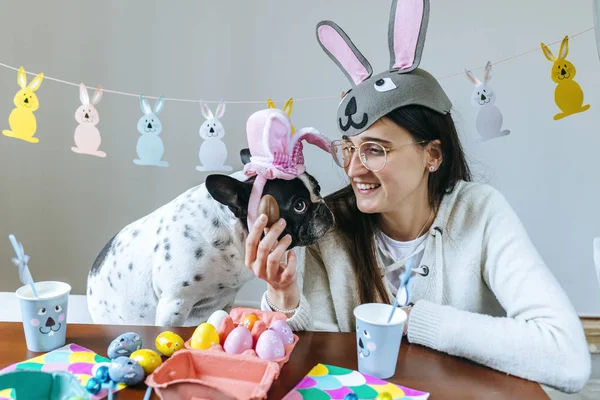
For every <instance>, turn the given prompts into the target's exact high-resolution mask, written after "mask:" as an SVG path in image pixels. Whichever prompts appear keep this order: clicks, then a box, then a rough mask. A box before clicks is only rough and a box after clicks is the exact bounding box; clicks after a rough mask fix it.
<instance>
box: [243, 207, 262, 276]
mask: <svg viewBox="0 0 600 400" xmlns="http://www.w3.org/2000/svg"><path fill="white" fill-rule="evenodd" d="M266 225H267V216H266V215H264V214H262V215H261V216H260V217H258V219H257V220H256V222H255V223H254V225H253V226H252V227H251V228H250V230H249V231H248V237H247V238H246V257H245V261H246V266H247V267H248V268H252V263H253V262H254V261H255V260H256V252H257V249H258V244H259V243H260V238H261V237H262V233H263V230H264V229H265V227H266Z"/></svg>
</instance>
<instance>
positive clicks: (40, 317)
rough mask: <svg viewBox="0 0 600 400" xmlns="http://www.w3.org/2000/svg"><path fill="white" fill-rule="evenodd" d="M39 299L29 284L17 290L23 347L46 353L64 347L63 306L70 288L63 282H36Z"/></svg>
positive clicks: (65, 318)
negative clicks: (22, 331)
mask: <svg viewBox="0 0 600 400" xmlns="http://www.w3.org/2000/svg"><path fill="white" fill-rule="evenodd" d="M35 289H36V291H37V294H38V296H39V298H36V297H35V296H34V294H33V290H32V288H31V285H25V286H22V287H20V288H19V289H17V292H16V293H17V297H18V298H19V302H20V306H21V318H22V319H23V330H24V331H25V341H26V343H27V348H28V349H29V350H30V351H33V352H48V351H52V350H55V349H57V348H59V347H62V346H64V345H65V341H66V336H67V306H68V303H69V293H70V292H71V286H70V285H69V284H68V283H64V282H55V281H47V282H36V283H35Z"/></svg>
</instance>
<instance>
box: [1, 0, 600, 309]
mask: <svg viewBox="0 0 600 400" xmlns="http://www.w3.org/2000/svg"><path fill="white" fill-rule="evenodd" d="M431 3H432V11H431V17H430V25H429V30H428V38H427V43H426V46H425V52H424V56H423V60H422V64H421V66H422V67H423V68H425V69H427V70H428V71H430V72H431V73H432V74H434V75H435V76H436V77H443V76H447V75H450V74H453V73H459V74H458V75H457V76H453V77H448V78H444V79H441V81H440V82H441V83H442V85H443V86H444V88H445V89H446V90H447V92H448V94H449V96H450V97H451V99H452V101H453V103H454V106H455V117H456V121H457V123H458V127H459V130H460V133H461V137H462V139H463V141H464V145H465V149H466V151H467V154H468V157H469V160H470V161H471V162H472V166H473V168H474V170H475V172H476V177H477V179H478V180H483V181H487V182H490V183H492V184H493V185H494V186H496V187H497V188H499V189H500V190H501V191H502V192H503V193H504V194H505V195H506V196H507V198H508V200H509V201H510V203H511V204H512V205H513V207H514V208H515V210H516V211H517V213H518V214H519V216H520V217H521V218H522V220H523V223H524V224H525V227H526V228H527V230H528V232H529V233H530V235H531V238H532V240H533V242H534V244H535V245H536V246H537V247H538V249H539V251H540V253H541V254H542V255H543V257H544V259H545V260H546V261H547V263H548V265H549V267H550V268H551V270H552V271H553V272H554V273H555V275H556V276H557V278H558V279H559V280H560V282H561V283H562V285H563V286H564V288H565V289H566V290H567V292H568V294H569V296H570V298H571V300H572V301H573V303H574V305H575V307H576V309H577V311H578V312H579V313H580V314H581V315H600V294H599V293H600V292H599V290H598V289H599V288H598V282H597V279H596V277H595V274H594V266H593V260H592V238H593V237H594V236H597V235H600V231H599V229H600V228H599V227H600V224H599V222H600V216H599V214H598V213H597V211H596V210H597V198H598V195H599V194H600V192H599V190H598V188H597V185H596V179H595V178H596V176H595V172H596V169H597V168H596V162H595V159H596V158H597V156H596V154H597V150H596V149H597V146H598V145H599V144H600V139H599V136H598V129H597V126H598V122H599V119H598V113H597V111H595V110H596V108H597V107H600V92H599V91H598V88H599V87H600V86H599V84H600V78H599V76H600V74H598V72H599V71H600V65H599V61H598V56H597V53H596V48H595V41H594V40H595V39H594V33H593V32H592V31H590V32H588V33H586V34H583V35H581V36H578V37H576V38H572V39H571V43H570V52H569V57H568V58H569V59H570V60H571V61H573V62H574V64H575V65H576V67H577V68H578V73H577V78H576V80H577V81H578V82H579V83H580V84H581V86H582V87H583V89H584V93H585V98H586V101H587V102H588V103H590V104H591V105H592V108H591V109H590V110H589V111H588V112H585V113H583V114H580V115H577V116H572V117H569V118H566V119H564V120H562V121H553V119H552V116H553V115H554V113H555V112H556V106H555V104H554V100H553V99H554V84H553V82H552V81H551V80H550V76H549V73H550V67H551V64H550V63H549V62H548V61H547V60H546V59H545V58H544V57H543V55H542V53H541V51H538V50H537V49H539V43H540V42H541V41H544V42H546V43H548V42H553V41H555V40H560V39H562V37H563V36H564V35H565V34H567V33H568V34H573V33H576V32H579V31H582V30H584V29H586V28H589V27H591V26H592V25H593V22H592V12H591V11H592V9H591V7H592V6H591V2H590V1H577V2H572V3H570V4H569V10H568V11H569V12H565V11H564V7H563V6H562V5H563V2H562V1H559V0H545V1H543V0H530V1H527V2H525V3H524V2H522V1H517V0H506V1H503V2H501V3H500V2H495V3H490V4H487V5H486V6H485V8H484V6H483V5H482V3H481V2H480V1H476V0H455V1H452V2H449V1H442V0H431ZM60 4H61V5H63V6H62V7H60V8H58V7H56V3H50V2H42V1H37V2H35V7H33V6H32V4H31V3H24V2H8V1H5V2H3V3H2V9H3V12H2V13H1V15H0V48H1V49H3V51H2V53H1V54H2V56H1V57H0V61H1V62H3V63H6V64H9V65H13V66H17V67H18V66H20V65H24V66H25V68H26V69H27V70H29V71H33V72H40V71H42V72H44V73H45V74H46V75H48V76H51V77H55V78H61V79H65V80H68V81H73V82H77V83H79V82H81V81H83V82H85V83H86V84H87V85H89V86H95V85H98V84H101V85H103V86H104V87H105V88H107V89H115V90H120V91H125V92H134V93H139V92H143V93H144V94H147V95H151V96H157V95H160V94H164V95H165V96H166V97H177V98H186V99H200V98H203V99H209V100H219V99H220V98H224V99H226V100H230V101H235V100H259V101H261V102H260V103H258V104H228V106H227V112H226V114H225V117H224V120H223V123H224V125H225V128H226V136H225V142H226V144H227V145H228V149H229V158H228V163H229V164H232V165H234V166H235V167H237V168H239V167H240V166H241V164H240V162H239V157H238V152H239V149H240V148H241V147H243V144H244V142H245V132H244V126H245V121H246V119H247V117H248V116H249V115H250V114H251V113H252V112H254V111H255V110H258V109H260V108H264V107H265V104H266V99H267V98H268V97H272V98H274V99H281V100H284V99H287V98H288V97H294V98H303V97H313V96H329V95H334V96H337V94H339V93H340V92H341V91H342V90H346V89H347V86H348V85H347V81H346V79H345V78H344V77H343V75H342V74H341V72H340V71H339V70H338V69H337V67H336V66H335V65H334V64H333V63H332V62H331V61H330V60H329V59H328V58H327V57H326V56H325V55H324V53H323V52H322V50H321V49H320V47H319V46H318V44H317V41H316V39H315V33H314V32H315V25H316V24H317V23H318V22H319V21H320V20H322V19H332V20H334V21H336V22H337V23H339V24H340V25H341V26H342V28H343V29H344V30H345V31H346V32H347V33H348V34H349V36H350V37H351V38H352V39H353V41H354V42H355V44H356V45H357V46H358V48H359V49H360V50H361V51H362V52H363V53H364V54H365V55H366V57H367V58H368V59H369V61H370V62H371V64H372V65H373V66H374V68H375V70H382V69H384V68H387V66H388V48H387V20H388V13H389V4H390V2H389V1H382V0H377V1H370V2H366V1H358V0H335V1H334V0H329V1H318V2H317V1H313V2H281V1H275V0H260V1H252V2H245V1H239V0H238V1H233V0H230V1H220V2H215V1H177V2H167V1H161V2H158V1H154V2H152V1H142V0H129V1H127V2H121V1H114V0H110V1H103V2H91V1H86V2H75V1H63V2H61V3H60ZM367 4H369V6H368V7H367ZM486 11H487V13H486ZM551 49H552V51H554V53H555V54H557V52H558V45H552V46H551ZM528 50H534V51H533V52H531V53H528V54H526V55H523V56H522V57H520V58H517V59H514V60H511V61H507V62H505V63H501V64H497V65H495V66H494V69H493V73H494V76H493V80H492V85H493V87H494V88H495V89H496V91H497V94H498V102H497V105H498V106H499V108H500V109H501V110H502V112H503V114H504V117H505V120H504V121H505V126H506V127H507V128H509V129H511V131H512V135H511V136H509V137H506V138H502V139H497V140H493V141H491V142H487V143H478V142H477V140H476V139H477V132H476V131H475V128H474V119H475V112H476V110H475V109H473V108H472V107H471V105H470V101H469V99H470V94H471V89H472V87H471V84H470V82H469V81H468V80H467V79H466V77H465V76H464V74H460V73H461V72H462V71H463V69H464V68H465V67H469V68H473V67H479V66H483V65H484V64H485V62H486V61H487V60H488V59H490V60H492V62H494V61H498V60H501V59H504V58H507V57H511V56H513V55H516V54H519V53H522V52H526V51H528ZM476 74H477V75H478V76H481V75H482V72H481V70H478V71H476ZM32 78H33V77H32V76H29V79H32ZM17 89H18V86H17V83H16V72H14V71H11V70H8V69H4V68H0V111H1V114H0V123H1V124H2V129H5V128H6V127H7V126H8V123H7V122H8V121H7V119H8V115H9V113H10V110H11V108H12V98H13V96H14V93H15V92H16V90H17ZM37 93H38V96H39V97H40V103H41V106H40V109H39V110H38V111H37V112H36V117H37V120H38V123H39V127H38V133H37V136H38V137H39V138H40V143H38V144H35V145H33V144H28V143H24V142H21V141H17V140H10V139H8V138H6V137H4V136H0V170H1V171H2V173H1V175H0V176H1V178H0V184H1V185H2V188H3V196H2V200H0V205H1V207H0V227H1V229H0V235H1V237H4V238H5V239H2V240H0V256H1V260H2V261H0V272H1V276H2V280H1V281H0V290H5V291H13V290H15V289H16V288H17V287H18V286H19V282H18V279H17V274H16V268H15V267H14V266H13V265H12V264H11V262H10V258H11V257H12V256H13V252H12V249H11V248H10V245H9V242H8V239H7V236H8V233H10V232H12V233H15V234H16V235H17V237H18V238H19V239H20V240H22V241H23V243H24V245H25V248H26V252H27V253H28V254H29V255H30V256H31V257H32V258H31V263H30V264H31V268H32V273H33V275H34V277H35V278H36V279H37V280H46V279H61V280H65V281H68V282H70V283H71V284H72V285H73V288H74V293H78V294H79V293H83V292H84V288H85V281H86V276H87V271H88V269H89V267H90V265H91V263H92V262H93V260H94V258H95V256H96V254H97V253H98V251H99V250H100V249H101V248H102V247H103V245H104V243H105V242H106V240H107V239H109V238H110V237H111V236H112V235H113V234H114V233H115V232H116V231H117V230H119V229H120V228H121V227H123V226H124V225H126V224H128V223H129V222H131V221H133V220H135V219H137V218H139V217H141V216H143V215H145V214H147V213H149V212H151V211H152V210H154V209H156V208H157V207H159V206H160V205H162V204H164V203H166V202H168V201H170V200H171V199H172V198H174V197H175V196H177V195H178V194H179V193H181V192H183V191H185V190H186V189H187V188H189V187H191V186H193V185H196V184H198V183H201V182H202V181H203V180H204V179H205V177H206V173H204V174H202V173H199V172H197V171H196V170H195V169H194V168H195V166H196V165H197V164H198V149H199V146H200V144H201V139H200V137H199V136H198V128H199V126H200V124H201V123H202V121H203V118H202V116H201V114H200V112H199V106H198V104H197V103H175V102H166V104H165V108H164V111H163V113H162V114H161V119H162V121H163V124H164V131H163V135H162V139H163V141H164V144H165V148H166V150H165V156H164V159H166V160H168V161H169V162H170V166H169V167H168V168H166V169H160V168H151V167H139V166H135V165H134V164H133V163H132V160H133V158H135V157H136V154H135V145H136V141H137V138H138V133H137V131H136V123H137V119H138V118H139V117H140V115H141V114H140V113H141V111H140V109H139V101H138V99H137V98H136V97H125V96H119V95H114V94H110V93H105V94H104V96H103V99H102V102H101V103H100V104H99V106H98V110H99V112H100V118H101V121H100V124H99V128H100V132H101V134H102V138H103V144H102V148H103V149H104V150H105V151H106V152H107V153H108V157H107V158H106V159H104V160H103V159H96V158H92V157H87V156H81V155H76V154H74V153H72V152H71V150H70V148H71V146H72V142H73V132H74V129H75V127H76V125H77V124H76V122H75V119H74V116H73V114H74V112H75V109H76V108H77V107H78V105H79V96H78V88H76V87H73V86H67V85H64V84H59V83H57V82H53V81H50V80H45V81H44V82H43V83H42V87H41V88H40V90H39V91H38V92H37ZM282 104H283V103H281V102H280V103H279V105H282ZM337 104H338V99H337V98H334V99H328V100H317V101H312V102H301V101H296V103H295V105H294V110H293V114H292V119H293V122H294V124H295V125H296V127H298V128H299V127H302V126H308V125H312V126H316V127H318V128H319V129H320V130H321V131H322V132H324V133H326V134H328V135H330V136H331V137H334V136H336V135H337V131H336V128H335V110H336V107H337ZM215 106H216V105H215V104H211V107H212V108H213V110H214V108H215ZM306 158H307V165H308V168H309V170H310V171H311V172H313V174H314V175H315V176H316V177H317V179H319V180H320V182H321V185H322V187H323V188H324V192H325V193H329V192H331V191H333V190H334V189H337V188H338V187H340V186H341V185H342V184H343V183H344V181H345V179H344V176H343V174H342V173H341V171H340V170H337V169H335V168H334V167H333V165H332V163H331V161H330V159H329V158H327V157H326V156H324V154H322V153H321V152H319V151H318V150H316V149H311V148H307V150H306ZM0 239H1V238H0ZM263 288H264V284H263V283H262V282H260V281H256V282H253V283H251V284H249V285H248V286H246V287H245V288H244V289H243V290H242V292H241V293H240V295H239V298H240V299H241V300H245V301H256V300H258V299H259V296H260V294H261V292H262V290H263Z"/></svg>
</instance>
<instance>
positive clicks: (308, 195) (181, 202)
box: [87, 149, 333, 326]
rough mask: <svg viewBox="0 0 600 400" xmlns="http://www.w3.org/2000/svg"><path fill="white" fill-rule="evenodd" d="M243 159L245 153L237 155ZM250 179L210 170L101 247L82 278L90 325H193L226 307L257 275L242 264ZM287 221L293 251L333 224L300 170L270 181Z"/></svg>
mask: <svg viewBox="0 0 600 400" xmlns="http://www.w3.org/2000/svg"><path fill="white" fill-rule="evenodd" d="M240 155H241V159H242V162H243V163H244V164H246V163H248V162H249V160H250V153H249V151H248V149H244V150H242V151H241V153H240ZM253 181H254V177H250V178H247V177H246V176H245V175H244V174H243V172H242V171H237V172H234V173H232V174H231V175H221V174H213V175H209V176H208V177H207V178H206V181H205V182H204V183H203V184H201V185H198V186H196V187H193V188H191V189H189V190H187V191H186V192H184V193H182V194H180V195H179V196H177V197H176V198H175V199H173V200H172V201H170V202H169V203H167V204H165V205H163V206H161V207H160V208H158V209H156V210H155V211H153V212H152V213H150V214H149V215H146V216H144V217H142V218H140V219H138V220H137V221H135V222H133V223H131V224H129V225H127V226H126V227H124V228H123V229H122V230H121V231H120V232H118V233H117V234H116V235H115V236H113V237H112V238H111V239H110V240H109V241H108V243H106V245H105V246H104V248H103V249H102V251H100V253H99V255H98V256H97V258H96V260H95V262H94V263H93V265H92V267H91V269H90V271H89V274H88V281H87V298H88V308H89V312H90V314H91V317H92V320H93V321H94V323H102V324H131V325H157V326H196V325H199V324H200V323H202V322H205V321H206V320H208V318H209V317H210V315H211V314H212V313H213V312H214V311H216V310H221V309H222V310H225V311H229V310H230V309H231V308H232V307H233V304H234V300H235V298H236V295H237V293H238V291H239V289H240V288H241V287H242V286H243V285H244V284H245V283H247V282H248V281H250V280H251V279H253V278H254V274H253V272H252V271H251V270H250V269H248V268H247V267H246V266H245V240H246V237H247V235H248V225H247V215H248V200H249V197H250V193H251V190H252V184H253ZM266 194H270V195H271V196H273V197H274V198H275V200H276V201H277V203H278V206H279V209H280V215H281V217H282V218H284V219H285V220H286V223H287V225H286V228H285V230H284V232H283V233H282V236H281V237H283V236H284V235H285V234H288V233H289V234H290V235H291V237H292V243H291V245H290V247H289V248H290V249H291V248H294V247H297V246H307V245H310V244H312V243H315V242H316V241H317V240H318V239H320V238H321V237H322V236H323V235H325V233H326V232H327V231H328V230H329V229H330V228H331V227H332V226H333V214H332V213H331V211H330V210H329V208H328V207H327V205H326V204H325V201H324V200H323V198H322V197H321V194H320V187H319V184H318V182H317V181H316V180H315V179H314V178H313V177H312V176H311V175H309V174H308V173H306V172H304V173H303V174H301V175H299V176H298V177H297V178H294V179H291V180H283V179H273V180H269V181H267V183H266V185H265V187H264V191H263V195H266Z"/></svg>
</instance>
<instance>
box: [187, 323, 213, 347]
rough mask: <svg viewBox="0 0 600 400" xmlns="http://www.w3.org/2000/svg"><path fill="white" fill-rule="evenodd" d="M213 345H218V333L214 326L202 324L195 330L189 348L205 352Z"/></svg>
mask: <svg viewBox="0 0 600 400" xmlns="http://www.w3.org/2000/svg"><path fill="white" fill-rule="evenodd" d="M213 344H219V332H217V328H215V327H214V325H212V324H209V323H208V322H204V323H202V324H200V325H198V327H197V328H196V330H195V331H194V334H193V335H192V340H190V346H191V347H192V348H193V349H197V350H206V349H208V348H210V346H212V345H213Z"/></svg>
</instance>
